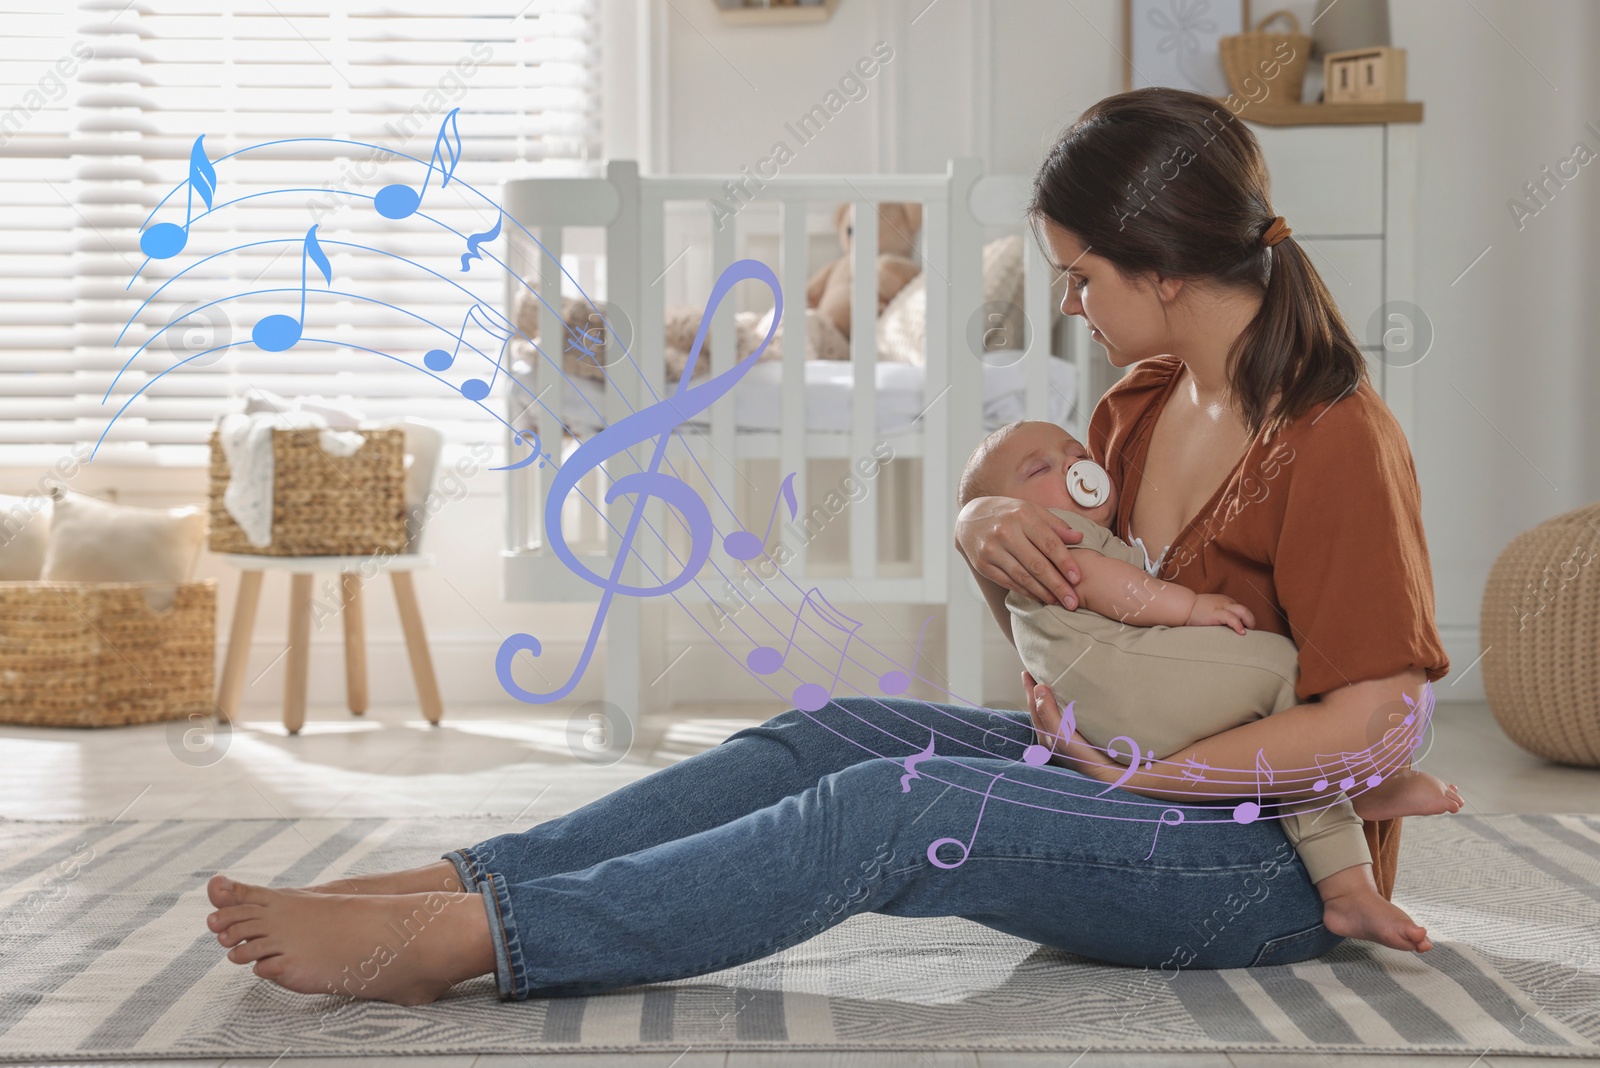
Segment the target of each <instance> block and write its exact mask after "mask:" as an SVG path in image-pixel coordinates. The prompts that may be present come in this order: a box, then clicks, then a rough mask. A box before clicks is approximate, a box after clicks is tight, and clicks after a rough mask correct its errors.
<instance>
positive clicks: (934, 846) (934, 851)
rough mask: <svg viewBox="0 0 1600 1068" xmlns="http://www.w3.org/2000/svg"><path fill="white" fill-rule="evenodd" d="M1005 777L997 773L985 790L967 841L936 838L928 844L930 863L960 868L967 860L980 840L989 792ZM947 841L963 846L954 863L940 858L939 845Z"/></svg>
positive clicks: (935, 865)
mask: <svg viewBox="0 0 1600 1068" xmlns="http://www.w3.org/2000/svg"><path fill="white" fill-rule="evenodd" d="M1003 778H1005V776H1004V775H996V776H995V777H994V778H992V779H990V780H989V788H988V789H987V790H985V791H984V792H983V803H982V804H981V805H979V806H978V818H977V819H975V820H973V821H972V837H971V838H970V839H969V840H968V841H965V842H963V841H962V840H961V839H959V838H936V839H934V841H933V842H932V843H931V844H930V845H929V846H928V863H929V864H932V865H933V866H934V867H936V868H944V869H946V870H949V869H950V868H959V867H961V865H963V864H965V863H966V862H967V858H968V857H969V856H971V855H972V843H973V842H976V841H977V840H978V827H979V826H980V825H981V824H982V823H983V812H984V809H986V808H988V807H989V794H990V793H992V792H993V791H994V784H995V783H997V782H999V781H1000V780H1001V779H1003ZM946 842H950V843H953V844H954V845H957V846H960V847H961V859H960V860H958V861H956V862H955V863H954V864H946V863H945V862H944V861H942V860H940V859H939V847H940V846H942V845H944V844H945V843H946Z"/></svg>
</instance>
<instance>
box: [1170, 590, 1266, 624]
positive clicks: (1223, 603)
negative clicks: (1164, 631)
mask: <svg viewBox="0 0 1600 1068" xmlns="http://www.w3.org/2000/svg"><path fill="white" fill-rule="evenodd" d="M1185 625H1186V626H1190V627H1232V628H1233V629H1234V630H1236V631H1238V632H1239V633H1240V634H1243V633H1244V631H1245V628H1246V627H1249V628H1251V629H1252V630H1253V629H1255V625H1256V617H1255V616H1253V615H1251V614H1250V609H1248V608H1246V607H1245V606H1244V605H1242V604H1240V603H1239V602H1237V601H1235V600H1233V599H1232V598H1229V597H1224V596H1223V595H1222V594H1220V593H1197V594H1195V596H1194V610H1193V611H1191V612H1190V613H1189V622H1188V623H1187V624H1185Z"/></svg>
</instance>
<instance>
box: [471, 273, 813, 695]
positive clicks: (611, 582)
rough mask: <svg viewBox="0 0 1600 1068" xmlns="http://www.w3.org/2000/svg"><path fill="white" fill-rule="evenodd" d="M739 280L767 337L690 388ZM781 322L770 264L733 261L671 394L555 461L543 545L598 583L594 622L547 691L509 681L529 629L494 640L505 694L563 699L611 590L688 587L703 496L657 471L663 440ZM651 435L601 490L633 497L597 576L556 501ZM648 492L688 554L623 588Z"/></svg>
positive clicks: (533, 647)
mask: <svg viewBox="0 0 1600 1068" xmlns="http://www.w3.org/2000/svg"><path fill="white" fill-rule="evenodd" d="M746 278H754V279H756V280H757V281H759V282H763V283H765V284H766V286H767V287H768V288H769V289H771V290H772V299H773V310H772V325H771V326H769V327H768V328H767V336H766V337H764V338H762V339H761V344H759V345H757V346H756V347H755V351H754V352H752V353H750V355H748V356H746V357H745V358H744V359H742V360H740V361H739V362H738V363H736V364H735V365H734V366H733V367H732V368H730V369H729V370H727V371H725V372H723V373H722V374H720V375H716V376H715V377H713V378H711V379H708V380H707V381H705V382H702V383H701V384H700V385H698V386H692V387H691V386H690V385H689V380H690V378H692V377H693V376H694V366H695V362H696V361H697V360H698V359H699V358H700V347H701V345H702V344H703V343H704V342H705V338H706V333H707V331H709V330H710V328H711V317H712V313H713V312H714V311H715V310H716V307H717V305H718V304H720V303H721V302H722V298H723V297H724V296H726V295H727V293H728V290H730V289H732V288H733V286H734V283H736V282H740V281H743V280H744V279H746ZM782 319H783V292H782V291H781V290H780V289H779V288H778V276H777V275H775V274H773V273H772V269H771V268H770V267H768V266H767V265H766V264H764V263H761V262H759V261H757V260H735V261H734V262H733V263H731V264H729V265H728V269H727V270H725V271H723V272H722V274H721V276H720V277H718V278H717V283H716V285H714V286H712V287H711V297H710V299H708V300H707V301H706V310H705V313H704V314H703V315H702V316H701V317H700V328H699V329H698V330H697V331H696V332H695V336H694V344H693V345H691V346H690V347H689V352H690V354H691V355H690V357H689V365H688V366H687V367H685V368H684V370H683V374H682V375H681V376H679V378H678V389H677V392H676V393H674V394H673V395H672V396H670V397H668V398H666V399H665V400H662V401H658V402H657V403H655V404H652V405H650V406H649V407H648V408H643V409H640V410H639V411H637V412H634V413H633V414H632V415H630V416H628V417H627V418H625V419H622V420H620V421H619V422H617V423H614V424H613V425H611V426H609V427H607V428H606V429H604V430H602V431H600V432H599V433H598V434H595V435H594V436H593V437H591V438H590V439H589V440H588V441H586V442H584V443H583V444H582V445H581V446H579V447H578V450H577V451H576V452H574V453H573V454H572V457H571V459H569V460H568V461H567V462H566V463H564V464H562V465H561V467H560V469H559V470H558V471H557V472H556V476H555V478H553V479H552V480H551V482H550V496H549V498H548V499H547V500H546V501H545V509H544V529H545V535H546V537H548V538H549V539H550V548H551V550H552V551H553V552H554V553H555V554H556V555H557V556H558V557H560V558H561V560H562V562H563V563H565V564H566V565H567V567H569V568H571V569H572V572H573V574H575V575H577V576H578V577H579V578H581V579H583V580H584V581H585V582H589V583H592V584H593V585H595V586H598V587H599V588H600V590H601V594H600V607H599V610H598V611H597V612H596V613H595V617H594V626H593V627H591V628H590V630H589V640H588V642H586V643H585V644H584V647H583V653H582V654H581V655H580V656H579V657H578V666H577V667H576V668H575V669H574V670H573V672H572V677H571V678H570V679H568V680H567V681H566V683H564V684H563V685H562V686H561V687H559V688H558V689H556V690H553V691H551V692H550V693H534V692H533V691H532V690H525V689H523V688H522V687H521V686H518V685H517V684H516V683H515V682H514V681H512V678H511V661H512V659H513V658H514V657H515V656H516V655H517V654H518V653H519V652H521V651H522V650H524V649H526V650H527V651H528V652H530V653H532V654H533V655H534V656H538V655H539V651H540V649H541V646H540V644H539V639H537V638H535V637H534V636H533V635H531V634H513V635H511V636H510V637H509V638H507V639H506V640H505V641H503V642H501V643H500V652H499V653H498V654H497V655H496V656H495V659H494V670H495V674H496V675H497V676H499V678H500V685H501V687H503V688H504V689H505V691H506V693H508V694H510V695H511V696H512V697H515V698H516V699H517V700H519V701H523V702H526V703H528V704H546V703H548V702H551V701H559V700H561V699H562V698H563V697H566V696H567V694H569V693H571V692H572V690H573V688H574V687H576V686H577V685H578V680H579V679H581V678H582V677H583V673H584V671H585V670H586V669H587V668H588V666H589V660H590V658H591V657H593V656H594V649H595V645H596V643H597V642H598V641H599V640H600V629H601V627H602V626H604V624H605V619H606V613H607V612H608V611H610V609H611V599H612V598H613V597H615V596H616V595H617V594H619V593H625V594H628V595H629V596H632V597H662V596H665V595H666V594H669V593H671V592H673V591H674V590H676V589H678V588H679V587H681V586H684V585H686V584H688V583H689V582H691V581H692V580H693V579H694V577H695V576H696V575H697V574H699V572H700V568H701V567H702V566H703V565H704V564H705V562H706V559H707V557H708V556H709V555H710V553H711V544H712V540H713V539H712V527H711V513H710V512H709V511H708V510H707V508H706V503H705V501H703V500H701V499H700V496H699V495H698V494H697V493H695V491H694V490H693V489H692V488H691V487H690V486H689V485H688V484H687V483H686V482H684V481H683V480H682V479H680V478H677V477H675V476H673V475H669V474H663V473H662V472H661V461H662V460H663V459H664V458H665V456H666V452H667V442H668V441H669V440H670V439H671V437H672V432H673V431H674V430H676V429H677V428H678V427H679V426H680V425H681V424H682V423H684V422H686V421H688V420H689V419H691V418H693V417H694V416H696V415H698V414H699V413H700V412H703V411H705V410H706V409H707V408H709V407H711V405H713V404H715V403H716V402H717V400H718V399H719V398H721V397H722V395H723V394H725V393H727V392H728V391H729V390H730V389H732V388H733V387H734V386H736V385H738V384H739V380H740V379H742V378H743V377H744V376H745V374H746V373H747V372H748V371H749V370H750V368H752V367H754V366H755V364H756V361H757V360H759V359H760V358H761V354H762V353H763V352H764V351H766V347H767V343H768V342H769V341H771V340H772V335H773V333H774V332H775V331H776V330H777V328H778V323H780V322H781V321H782ZM651 438H654V439H656V447H655V453H654V455H653V456H652V458H651V460H650V466H649V467H648V468H646V469H645V470H643V471H638V472H635V473H633V474H629V475H623V476H622V477H620V478H617V479H615V480H614V481H613V482H612V484H611V489H610V490H608V491H607V492H606V497H605V499H606V503H607V504H610V503H611V502H612V501H614V500H615V499H616V498H618V497H621V496H624V495H626V494H633V495H634V498H635V499H634V506H633V514H632V515H630V516H629V517H628V526H627V529H626V530H624V531H623V533H622V540H621V542H620V544H619V546H618V549H617V559H616V562H615V563H614V564H613V565H612V567H611V574H610V576H609V577H608V576H602V575H599V574H597V573H595V572H593V571H591V570H589V568H587V567H586V566H584V564H583V562H582V561H580V560H579V559H578V557H577V555H576V554H575V553H573V551H572V549H571V548H570V547H568V545H567V542H566V539H565V537H563V535H562V533H561V509H562V505H563V504H564V503H565V501H566V498H567V496H568V494H570V493H571V492H572V491H573V490H574V489H576V488H577V486H578V481H579V480H580V479H582V478H583V476H584V475H586V474H588V473H589V472H590V471H592V470H594V469H595V468H596V467H599V466H600V465H601V464H603V463H605V462H606V461H607V460H609V459H611V458H612V457H614V456H617V455H618V454H620V453H622V452H625V451H626V450H628V449H630V448H632V447H634V446H635V445H640V444H643V443H644V442H646V441H649V440H650V439H651ZM652 496H654V497H659V498H660V499H661V500H663V501H665V502H666V503H667V504H668V505H670V506H671V507H672V508H674V509H675V510H676V511H677V512H678V514H679V515H680V516H681V517H682V519H683V521H684V525H685V526H687V527H688V528H689V542H690V547H689V554H688V559H687V560H686V561H684V565H683V570H682V571H681V572H679V573H678V575H677V576H675V577H673V578H671V579H669V580H668V581H666V582H663V583H662V584H661V585H659V586H630V585H628V584H627V583H624V582H623V581H622V569H623V566H624V564H625V563H626V561H627V558H628V553H629V552H630V551H632V547H633V539H634V536H635V534H637V532H638V529H639V521H640V520H641V519H642V518H643V517H644V505H645V501H646V500H648V499H649V498H650V497H652Z"/></svg>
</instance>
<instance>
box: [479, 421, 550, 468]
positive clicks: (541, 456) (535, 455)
mask: <svg viewBox="0 0 1600 1068" xmlns="http://www.w3.org/2000/svg"><path fill="white" fill-rule="evenodd" d="M524 434H526V435H528V437H530V438H532V439H533V448H532V450H530V451H529V453H528V455H526V456H524V457H523V458H522V459H520V460H518V461H517V462H516V463H514V464H506V465H505V466H504V467H491V468H489V470H491V471H517V470H520V469H522V468H524V467H527V466H528V465H529V464H531V463H533V461H535V460H538V461H539V466H540V467H543V466H544V464H545V461H546V460H548V461H550V462H551V463H555V462H556V461H555V458H554V457H553V456H551V455H550V454H549V453H547V452H540V451H539V449H540V446H539V435H538V434H535V433H534V432H533V431H531V430H518V431H517V432H516V433H515V435H514V436H515V437H516V439H517V444H518V445H526V444H527V443H528V439H527V438H525V437H523V435H524Z"/></svg>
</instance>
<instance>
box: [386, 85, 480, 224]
mask: <svg viewBox="0 0 1600 1068" xmlns="http://www.w3.org/2000/svg"><path fill="white" fill-rule="evenodd" d="M460 110H461V109H460V108H451V109H450V114H448V115H446V116H445V117H444V121H443V122H441V123H440V124H439V136H438V137H436V138H434V140H433V154H432V155H431V156H429V157H428V173H427V174H425V175H423V176H422V188H420V189H412V188H411V187H410V186H409V185H403V184H395V185H386V186H384V187H383V188H382V189H380V190H378V195H377V196H375V197H373V198H372V206H373V207H374V208H376V209H377V210H378V214H379V215H382V216H383V217H384V218H385V219H404V218H407V217H408V216H411V215H414V214H416V211H417V209H418V208H420V207H421V206H422V195H423V194H424V193H426V192H427V191H428V182H429V181H430V180H431V179H432V178H433V163H434V161H435V160H438V161H439V170H440V172H441V173H442V174H443V176H444V180H443V181H442V182H440V183H439V188H440V189H443V188H444V187H445V186H447V185H449V184H450V179H451V178H452V177H453V176H454V175H455V173H456V165H457V164H458V163H460V162H461V131H460V129H459V128H458V127H457V126H456V113H457V112H459V111H460ZM447 134H448V137H447V136H446V135H447ZM446 154H448V155H449V157H450V162H449V163H448V164H446V163H445V160H444V157H445V155H446Z"/></svg>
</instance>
